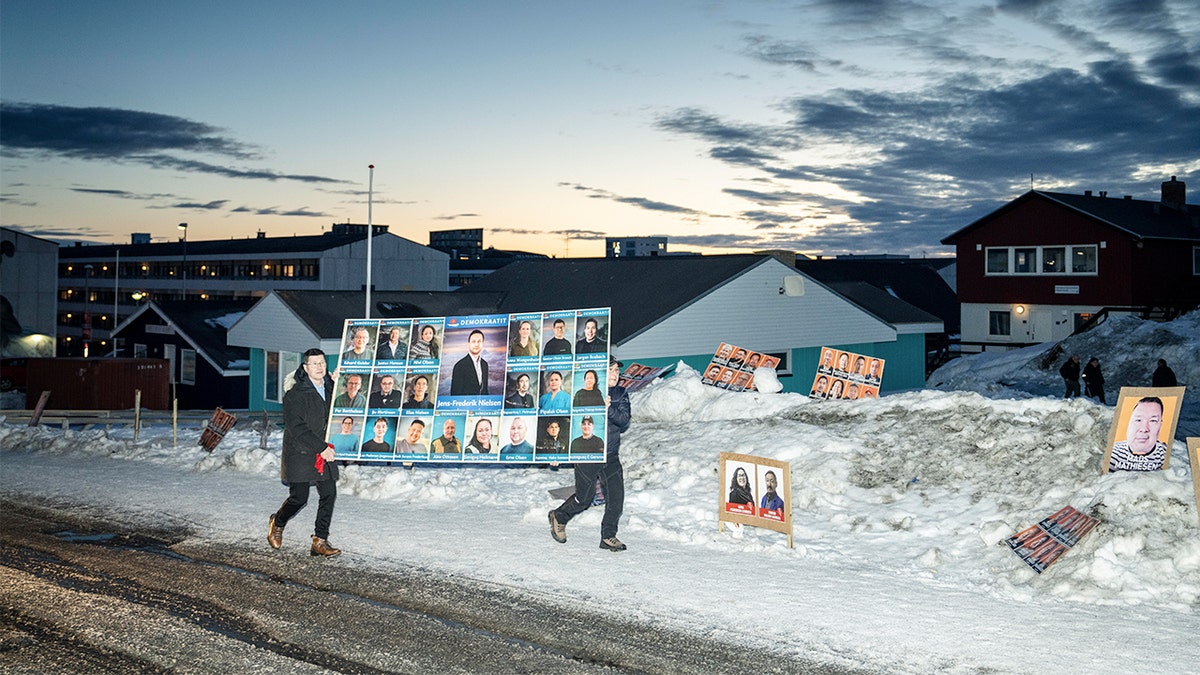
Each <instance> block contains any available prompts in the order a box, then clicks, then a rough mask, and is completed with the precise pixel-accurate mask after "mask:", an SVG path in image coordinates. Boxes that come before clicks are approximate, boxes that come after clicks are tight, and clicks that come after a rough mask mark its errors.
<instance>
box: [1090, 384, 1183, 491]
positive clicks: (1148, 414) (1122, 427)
mask: <svg viewBox="0 0 1200 675" xmlns="http://www.w3.org/2000/svg"><path fill="white" fill-rule="evenodd" d="M1184 390H1185V388H1184V387H1121V391H1120V394H1119V395H1118V398H1117V405H1116V407H1115V408H1113V419H1112V425H1111V426H1110V428H1109V432H1108V442H1107V443H1106V444H1105V449H1104V460H1103V462H1102V463H1101V472H1102V473H1109V472H1110V471H1159V470H1162V469H1165V468H1167V466H1168V464H1169V463H1170V459H1171V444H1172V441H1173V439H1174V437H1175V428H1176V425H1177V424H1178V422H1179V411H1180V409H1181V407H1182V405H1183V394H1184Z"/></svg>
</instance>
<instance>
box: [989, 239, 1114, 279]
mask: <svg viewBox="0 0 1200 675" xmlns="http://www.w3.org/2000/svg"><path fill="white" fill-rule="evenodd" d="M1097 250H1098V247H1097V246H1096V245H1095V244H1088V245H1081V246H1019V247H1016V246H1014V247H1006V246H998V247H990V248H988V249H987V253H986V260H985V263H984V264H985V268H984V269H985V274H988V275H1001V274H1038V275H1054V276H1062V275H1069V274H1088V275H1095V274H1096V271H1097Z"/></svg>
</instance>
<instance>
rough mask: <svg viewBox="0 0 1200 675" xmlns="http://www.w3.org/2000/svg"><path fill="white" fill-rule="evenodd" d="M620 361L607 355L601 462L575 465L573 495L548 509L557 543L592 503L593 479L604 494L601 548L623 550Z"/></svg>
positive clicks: (625, 412)
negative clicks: (604, 437) (604, 442)
mask: <svg viewBox="0 0 1200 675" xmlns="http://www.w3.org/2000/svg"><path fill="white" fill-rule="evenodd" d="M622 365H623V364H622V363H621V362H620V361H618V360H616V359H615V358H613V357H612V356H609V357H608V445H607V452H606V453H605V461H604V463H603V464H576V465H575V494H573V495H571V496H570V497H567V499H566V501H564V502H563V503H562V505H560V506H559V507H558V508H557V509H554V510H553V511H551V512H550V514H549V515H550V536H551V537H554V541H557V542H558V543H560V544H565V543H566V542H567V523H568V522H569V521H570V520H571V519H572V518H574V517H575V516H577V515H579V514H581V513H583V512H584V511H586V510H587V509H588V507H590V506H591V505H592V500H593V499H594V498H595V496H596V482H597V479H598V480H599V482H600V489H601V491H603V493H604V518H603V520H601V521H600V548H602V549H605V550H608V551H624V550H625V549H626V546H625V544H623V543H621V540H620V539H617V521H619V520H620V519H621V513H622V511H624V509H625V469H624V468H623V467H622V466H621V456H620V451H621V432H623V431H626V430H627V429H629V418H630V414H631V411H630V408H629V394H628V393H626V391H625V387H618V386H617V380H618V379H620V377H621V367H622Z"/></svg>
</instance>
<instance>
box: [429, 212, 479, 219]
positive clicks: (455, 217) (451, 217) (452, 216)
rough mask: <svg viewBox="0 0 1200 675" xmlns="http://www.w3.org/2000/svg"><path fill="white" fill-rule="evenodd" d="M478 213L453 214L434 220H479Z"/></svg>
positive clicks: (435, 217)
mask: <svg viewBox="0 0 1200 675" xmlns="http://www.w3.org/2000/svg"><path fill="white" fill-rule="evenodd" d="M478 217H479V214H478V213H452V214H450V215H447V216H434V217H433V219H434V220H458V219H459V218H478Z"/></svg>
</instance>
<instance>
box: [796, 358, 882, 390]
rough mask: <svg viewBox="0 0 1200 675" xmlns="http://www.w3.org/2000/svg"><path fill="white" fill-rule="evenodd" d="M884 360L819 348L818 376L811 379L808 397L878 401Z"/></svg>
mask: <svg viewBox="0 0 1200 675" xmlns="http://www.w3.org/2000/svg"><path fill="white" fill-rule="evenodd" d="M883 366H884V360H883V359H879V358H875V357H874V356H866V355H865V354H855V353H854V352H847V351H841V350H838V349H833V348H832V347H822V348H821V360H820V361H819V362H818V363H817V374H816V375H814V376H813V384H812V390H810V391H809V392H808V396H809V398H817V399H826V398H827V399H846V400H850V401H853V400H855V399H860V398H879V386H880V385H881V384H882V383H883Z"/></svg>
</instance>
